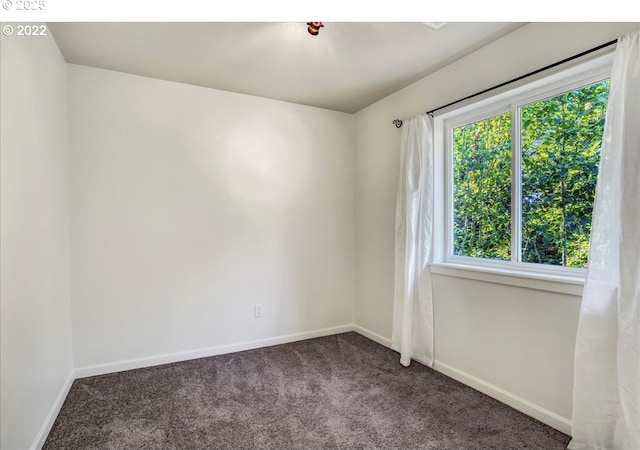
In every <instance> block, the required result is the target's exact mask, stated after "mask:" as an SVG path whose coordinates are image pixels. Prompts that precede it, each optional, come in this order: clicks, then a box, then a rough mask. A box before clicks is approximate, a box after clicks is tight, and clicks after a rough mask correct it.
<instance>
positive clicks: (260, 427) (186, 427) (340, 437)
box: [44, 333, 569, 450]
mask: <svg viewBox="0 0 640 450" xmlns="http://www.w3.org/2000/svg"><path fill="white" fill-rule="evenodd" d="M398 360H399V357H398V354H397V353H395V352H393V351H391V350H389V349H387V348H385V347H383V346H381V345H378V344H376V343H374V342H372V341H370V340H368V339H366V338H364V337H362V336H360V335H358V334H356V333H345V334H340V335H336V336H329V337H323V338H318V339H310V340H306V341H301V342H295V343H292V344H286V345H280V346H276V347H268V348H262V349H257V350H250V351H245V352H239V353H233V354H229V355H222V356H215V357H211V358H202V359H197V360H192V361H186V362H181V363H175V364H168V365H164V366H156V367H151V368H147V369H139V370H131V371H127V372H120V373H115V374H110V375H103V376H97V377H91V378H83V379H80V380H76V381H75V382H74V383H73V386H72V387H71V391H70V393H69V396H68V397H67V399H66V401H65V403H64V405H63V407H62V410H61V412H60V414H59V416H58V418H57V420H56V422H55V424H54V426H53V428H52V430H51V433H50V434H49V437H48V439H47V441H46V443H45V445H44V449H47V450H52V449H62V448H64V449H87V448H91V449H163V450H165V449H166V450H169V449H215V448H225V449H251V448H266V449H291V448H295V449H330V448H358V449H365V448H366V449H368V448H377V449H387V448H388V449H549V450H550V449H564V448H566V445H567V444H568V442H569V436H567V435H565V434H563V433H560V432H558V431H556V430H554V429H552V428H550V427H548V426H546V425H544V424H542V423H540V422H538V421H536V420H534V419H532V418H530V417H528V416H526V415H524V414H521V413H519V412H518V411H516V410H514V409H512V408H510V407H508V406H506V405H504V404H502V403H500V402H498V401H496V400H493V399H492V398H490V397H487V396H485V395H484V394H481V393H479V392H478V391H475V390H473V389H471V388H469V387H467V386H464V385H463V384H461V383H458V382H456V381H454V380H452V379H450V378H448V377H446V376H444V375H442V374H440V373H438V372H435V371H433V370H431V369H429V368H426V367H424V366H422V365H420V364H417V363H412V364H411V367H409V368H404V367H402V366H401V365H400V363H399V361H398Z"/></svg>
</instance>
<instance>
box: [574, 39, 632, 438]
mask: <svg viewBox="0 0 640 450" xmlns="http://www.w3.org/2000/svg"><path fill="white" fill-rule="evenodd" d="M573 398H574V400H573V429H572V434H573V440H572V441H571V444H570V445H569V448H571V449H574V450H582V449H640V32H635V33H631V34H629V35H626V36H623V37H622V38H620V39H619V40H618V44H617V48H616V52H615V55H614V61H613V67H612V71H611V85H610V91H609V104H608V107H607V116H606V121H605V131H604V139H603V143H602V149H601V162H600V169H599V174H598V187H597V190H596V201H595V206H594V214H593V225H592V230H591V243H590V248H589V263H588V268H587V279H586V282H585V288H584V295H583V299H582V307H581V310H580V320H579V323H578V335H577V340H576V355H575V381H574V395H573Z"/></svg>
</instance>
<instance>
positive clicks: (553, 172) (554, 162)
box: [521, 81, 609, 267]
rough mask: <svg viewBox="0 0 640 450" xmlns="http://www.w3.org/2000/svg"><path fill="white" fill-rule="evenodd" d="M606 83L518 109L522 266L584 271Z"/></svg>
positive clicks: (603, 117)
mask: <svg viewBox="0 0 640 450" xmlns="http://www.w3.org/2000/svg"><path fill="white" fill-rule="evenodd" d="M608 91H609V82H608V81H602V82H599V83H595V84H592V85H590V86H586V87H583V88H580V89H576V90H574V91H571V92H566V93H564V94H562V95H558V96H556V97H551V98H547V99H544V100H541V101H538V102H535V103H531V104H529V105H526V106H524V107H522V108H521V120H522V135H521V148H522V261H525V262H531V263H542V264H555V265H562V266H570V267H586V264H587V256H588V252H589V234H590V231H591V214H592V211H593V201H594V198H595V188H596V180H597V174H598V163H599V160H600V145H601V144H602V134H603V130H604V119H605V111H606V107H607V97H608Z"/></svg>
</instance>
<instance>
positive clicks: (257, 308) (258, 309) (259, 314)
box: [255, 304, 262, 317]
mask: <svg viewBox="0 0 640 450" xmlns="http://www.w3.org/2000/svg"><path fill="white" fill-rule="evenodd" d="M255 312H256V317H262V305H260V304H257V305H256V306H255Z"/></svg>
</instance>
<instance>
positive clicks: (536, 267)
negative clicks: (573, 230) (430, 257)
mask: <svg viewBox="0 0 640 450" xmlns="http://www.w3.org/2000/svg"><path fill="white" fill-rule="evenodd" d="M612 60H613V52H611V51H610V52H606V53H605V54H600V55H597V56H594V57H592V58H590V59H589V60H588V61H586V62H580V63H576V64H574V65H573V66H572V67H570V68H567V69H564V70H562V71H556V72H555V73H553V74H550V75H548V76H546V77H543V78H539V79H537V80H536V81H533V82H530V83H527V84H524V85H521V86H519V87H517V88H513V89H510V90H508V91H504V92H502V93H499V94H497V95H493V96H491V97H489V98H485V99H483V100H480V101H477V102H474V103H471V104H468V105H466V106H463V107H461V108H458V109H456V110H453V111H450V112H447V113H444V114H442V115H440V116H438V117H437V118H436V119H435V126H436V129H437V130H438V131H437V135H438V133H439V136H440V140H441V143H440V145H441V146H442V147H443V148H442V151H443V153H442V154H443V156H444V157H443V161H442V163H443V170H444V180H443V182H444V202H443V205H442V206H443V207H442V212H443V213H444V220H443V221H441V225H440V226H442V227H443V230H442V231H443V232H442V237H443V238H444V239H443V240H442V241H441V242H444V245H443V246H442V248H440V249H439V251H438V250H437V251H436V254H437V255H440V257H439V258H437V259H436V264H434V266H436V270H435V272H436V273H438V272H441V273H443V274H445V275H451V273H448V271H447V270H445V269H446V268H447V267H448V268H453V269H455V272H461V271H462V272H464V271H465V270H466V271H467V272H469V271H470V270H471V271H473V272H474V274H473V276H471V277H472V278H475V277H477V272H478V271H480V272H482V271H486V272H491V273H493V274H500V276H504V275H507V276H508V275H509V274H514V275H519V276H521V277H522V276H524V277H529V278H542V279H547V280H552V281H562V280H565V281H568V282H571V283H577V282H581V281H582V280H584V277H585V275H586V269H584V268H575V267H565V266H555V265H550V264H538V263H527V262H521V261H519V259H520V257H521V255H520V254H521V245H522V239H521V229H522V227H521V220H522V217H521V188H522V186H521V182H518V183H512V190H511V204H512V205H514V206H512V210H511V214H512V219H511V250H512V252H511V253H512V255H511V259H510V260H508V261H501V260H493V259H487V258H476V257H469V256H461V255H454V254H453V143H452V138H453V129H454V128H457V127H460V126H464V125H467V124H470V123H473V122H476V121H478V120H483V119H486V118H489V117H492V116H495V115H498V114H502V113H505V112H508V111H510V112H511V118H512V120H511V142H512V149H511V172H512V180H521V168H522V164H521V149H520V144H521V143H520V108H521V107H522V106H525V105H527V104H530V103H532V102H535V101H539V100H543V99H545V98H549V97H553V96H556V95H559V94H562V93H564V92H568V91H571V90H574V89H578V88H580V87H583V86H587V85H590V84H593V83H597V82H599V81H602V80H605V79H608V78H610V75H611V64H612ZM437 147H438V142H436V149H437ZM514 218H515V219H516V220H514ZM514 250H515V252H514ZM438 267H439V268H440V269H438Z"/></svg>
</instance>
